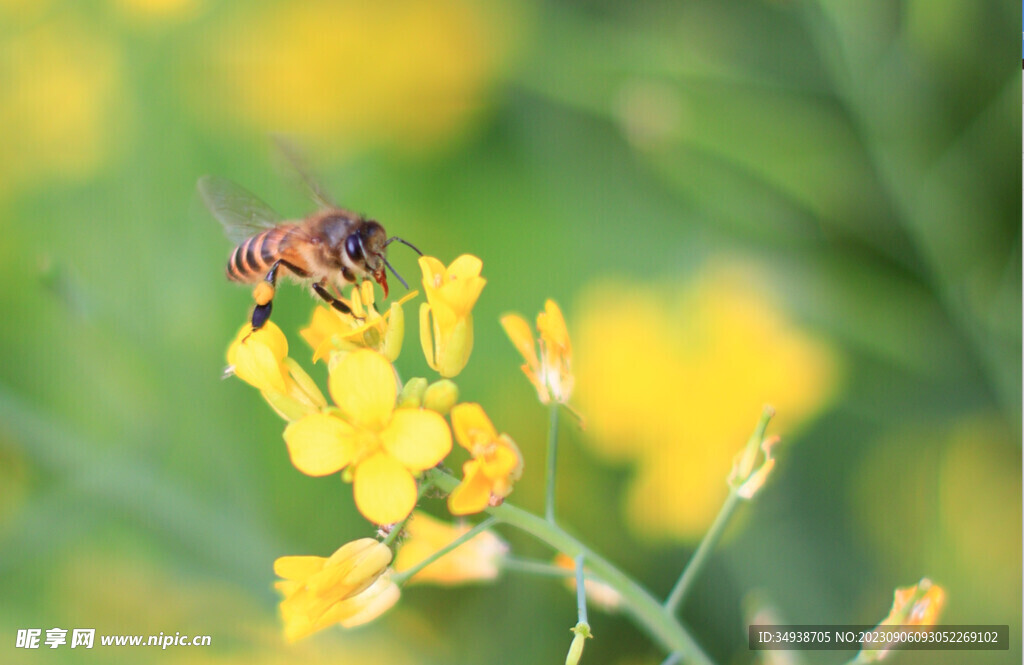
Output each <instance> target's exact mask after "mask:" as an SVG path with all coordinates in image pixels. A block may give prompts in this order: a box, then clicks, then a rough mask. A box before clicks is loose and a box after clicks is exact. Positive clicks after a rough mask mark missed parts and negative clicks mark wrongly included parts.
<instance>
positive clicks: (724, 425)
mask: <svg viewBox="0 0 1024 665" xmlns="http://www.w3.org/2000/svg"><path fill="white" fill-rule="evenodd" d="M763 281H764V277H763V276H761V275H758V274H756V273H752V272H750V271H749V270H746V269H744V268H742V267H740V266H738V265H735V264H724V263H713V264H710V265H708V266H706V267H705V269H704V270H703V271H702V273H700V274H699V275H698V276H697V278H696V279H695V280H694V281H693V282H692V283H691V284H690V285H689V286H687V287H686V288H685V289H684V290H683V291H681V292H680V291H679V290H677V289H676V288H674V287H664V286H663V287H657V286H652V285H651V284H643V283H632V284H631V283H627V282H624V281H613V282H601V283H597V284H594V285H592V286H591V287H590V288H588V290H587V291H586V293H584V295H583V296H582V298H581V300H580V303H579V306H578V308H577V311H579V312H580V317H579V320H578V323H577V324H576V326H574V337H575V338H576V342H577V344H576V346H577V348H576V351H577V354H576V355H577V363H576V366H575V372H576V378H577V391H576V392H577V395H578V399H579V403H580V406H581V408H582V409H583V410H584V411H585V412H586V413H587V414H588V419H589V422H588V424H589V426H590V432H591V435H592V436H590V437H588V439H587V443H588V444H590V445H592V446H593V447H594V449H595V450H597V451H598V452H599V453H601V454H602V455H604V456H605V457H607V458H608V459H610V460H613V461H620V462H629V463H631V464H632V465H633V467H634V469H635V476H634V478H633V481H632V483H631V485H630V487H629V490H628V496H627V505H626V511H627V514H628V518H629V519H628V522H629V524H630V525H631V527H632V528H633V529H634V530H635V531H636V532H637V533H639V534H641V535H644V536H646V537H649V538H654V539H679V540H695V539H697V538H699V537H700V536H701V535H702V534H703V533H704V531H705V530H706V529H707V527H708V526H709V524H710V523H711V521H712V519H713V518H714V516H715V515H716V514H717V512H718V509H719V508H720V507H721V504H722V502H723V500H724V499H725V496H726V493H727V491H728V489H727V487H726V486H725V484H724V483H722V478H725V477H726V476H727V475H728V473H729V469H730V467H731V464H732V460H733V454H734V452H735V450H736V448H737V445H738V444H740V443H742V442H744V441H746V440H747V439H748V437H749V429H748V428H749V424H750V422H751V420H752V419H753V418H754V417H756V415H757V414H759V413H760V412H761V409H762V407H763V405H764V404H765V403H771V404H772V405H773V406H774V407H775V408H776V409H777V411H778V413H779V416H778V417H777V418H776V419H775V425H776V427H778V429H780V430H784V431H787V432H792V431H793V430H794V429H796V428H797V427H798V425H799V424H800V423H801V422H803V421H806V420H808V419H809V418H811V417H812V416H814V415H815V414H816V413H817V412H818V411H820V410H821V409H822V408H823V407H824V406H825V405H826V404H828V402H829V401H830V399H831V397H832V395H833V393H834V391H835V387H836V383H837V379H836V375H837V370H836V366H837V361H836V358H835V356H834V353H833V352H832V350H831V349H830V348H829V347H828V346H827V345H826V344H824V343H823V342H821V341H820V340H818V339H816V338H815V337H813V336H811V335H810V334H809V333H807V332H805V331H803V330H800V329H799V328H798V327H797V326H796V325H795V324H794V323H792V322H791V321H790V320H789V319H788V318H787V317H786V316H785V314H784V313H783V312H782V311H781V310H780V309H779V308H778V307H777V306H776V305H774V304H773V303H772V300H771V299H770V298H768V297H766V296H765V295H764V294H763V293H762V292H761V290H760V289H759V288H758V285H759V284H760V283H762V282H763Z"/></svg>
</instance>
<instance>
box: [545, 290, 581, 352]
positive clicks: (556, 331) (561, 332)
mask: <svg viewBox="0 0 1024 665" xmlns="http://www.w3.org/2000/svg"><path fill="white" fill-rule="evenodd" d="M537 332H538V333H540V335H541V337H543V338H544V339H545V340H546V341H547V343H548V344H550V345H552V346H554V347H556V348H557V349H558V350H559V351H560V352H561V353H563V354H565V353H571V352H572V349H571V346H570V344H569V329H568V328H566V326H565V318H564V317H563V316H562V310H561V309H559V307H558V305H557V304H556V303H555V301H554V300H547V301H545V302H544V311H543V312H541V313H540V314H538V315H537Z"/></svg>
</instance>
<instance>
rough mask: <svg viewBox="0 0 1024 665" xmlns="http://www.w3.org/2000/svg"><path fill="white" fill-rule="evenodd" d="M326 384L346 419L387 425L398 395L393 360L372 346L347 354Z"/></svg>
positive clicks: (360, 423)
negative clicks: (374, 349) (391, 361)
mask: <svg viewBox="0 0 1024 665" xmlns="http://www.w3.org/2000/svg"><path fill="white" fill-rule="evenodd" d="M327 387H328V389H329V390H330V392H331V397H333V398H334V403H335V404H337V405H338V408H339V409H340V410H341V412H342V414H344V416H345V419H346V420H348V421H349V422H351V423H352V424H354V425H358V426H361V427H366V428H369V429H375V430H380V429H383V428H384V426H385V425H387V423H388V420H389V419H390V417H391V411H392V409H394V408H395V398H396V397H397V396H398V381H397V380H396V378H395V370H394V369H393V368H392V367H391V363H389V362H388V361H387V359H386V358H385V357H384V356H382V355H381V354H379V353H377V352H376V351H371V350H369V349H360V350H358V351H353V352H352V353H349V354H347V355H346V356H345V357H344V358H343V359H342V360H341V362H340V363H338V365H337V366H336V367H335V368H334V369H333V370H332V371H331V376H330V378H329V379H328V381H327Z"/></svg>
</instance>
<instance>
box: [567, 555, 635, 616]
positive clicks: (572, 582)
mask: <svg viewBox="0 0 1024 665" xmlns="http://www.w3.org/2000/svg"><path fill="white" fill-rule="evenodd" d="M555 565H556V566H558V567H559V568H564V569H565V570H576V562H575V561H573V560H572V557H570V556H568V555H566V554H562V553H561V552H559V553H558V556H556V557H555ZM584 571H586V567H584ZM565 585H566V586H567V587H568V588H569V589H570V590H571V591H572V592H573V593H576V577H575V576H574V577H567V578H566V579H565ZM583 589H584V590H585V591H586V592H587V604H588V605H591V604H592V605H594V606H595V607H600V608H601V609H603V610H604V611H606V612H614V611H616V610H618V609H619V607H620V606H621V605H622V596H621V595H620V594H619V592H618V591H616V590H615V589H613V588H612V587H610V586H608V585H607V584H605V583H604V582H598V581H597V580H587V579H585V580H583Z"/></svg>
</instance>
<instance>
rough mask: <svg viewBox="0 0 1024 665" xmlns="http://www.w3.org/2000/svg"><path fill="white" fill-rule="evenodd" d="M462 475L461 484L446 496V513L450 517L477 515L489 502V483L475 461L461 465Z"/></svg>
mask: <svg viewBox="0 0 1024 665" xmlns="http://www.w3.org/2000/svg"><path fill="white" fill-rule="evenodd" d="M462 474H463V479H462V482H461V483H460V484H459V486H458V487H456V488H455V489H454V490H453V491H452V493H451V494H449V495H448V511H449V512H450V513H451V514H452V515H471V514H473V513H479V512H480V511H481V510H483V509H484V508H486V507H487V505H488V502H489V501H490V500H491V482H490V480H488V479H487V476H485V475H484V474H483V473H482V472H481V471H480V463H479V462H478V461H477V460H470V461H468V462H466V463H465V464H464V465H462Z"/></svg>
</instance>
